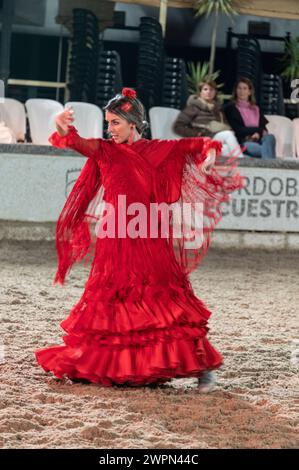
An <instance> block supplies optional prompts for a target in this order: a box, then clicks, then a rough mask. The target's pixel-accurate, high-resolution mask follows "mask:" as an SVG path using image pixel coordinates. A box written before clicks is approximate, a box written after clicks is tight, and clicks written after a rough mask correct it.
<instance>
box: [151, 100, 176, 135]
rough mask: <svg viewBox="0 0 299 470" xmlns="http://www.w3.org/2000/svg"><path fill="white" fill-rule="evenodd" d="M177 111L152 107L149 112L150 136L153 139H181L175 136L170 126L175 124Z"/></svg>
mask: <svg viewBox="0 0 299 470" xmlns="http://www.w3.org/2000/svg"><path fill="white" fill-rule="evenodd" d="M179 113H180V110H179V109H175V108H164V107H162V106H154V107H153V108H151V109H150V110H149V118H150V126H151V134H152V138H153V139H164V140H166V139H181V138H182V137H181V136H180V135H178V134H175V133H174V132H173V130H172V125H173V123H174V122H175V120H176V118H177V116H178V114H179Z"/></svg>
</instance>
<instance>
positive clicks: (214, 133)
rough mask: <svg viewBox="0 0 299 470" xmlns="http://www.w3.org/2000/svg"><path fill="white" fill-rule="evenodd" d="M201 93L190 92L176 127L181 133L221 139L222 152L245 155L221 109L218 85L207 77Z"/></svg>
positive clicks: (200, 86)
mask: <svg viewBox="0 0 299 470" xmlns="http://www.w3.org/2000/svg"><path fill="white" fill-rule="evenodd" d="M198 90H199V95H190V96H189V98H188V100H187V105H186V107H185V109H183V110H182V111H181V112H180V113H179V115H178V117H177V119H176V121H175V122H174V124H173V126H172V129H173V131H174V132H175V133H176V134H178V135H181V136H182V137H199V136H200V137H211V138H213V139H215V140H220V142H221V143H222V155H223V156H238V157H243V156H244V155H243V154H242V150H241V148H240V145H239V143H238V141H237V139H236V136H235V134H234V132H233V131H232V129H231V127H230V126H229V124H228V123H227V122H226V119H225V116H224V114H223V113H222V112H221V104H220V102H219V100H218V98H217V92H218V90H217V85H216V83H215V82H214V81H213V80H209V79H208V80H206V81H204V82H202V83H200V84H199V86H198Z"/></svg>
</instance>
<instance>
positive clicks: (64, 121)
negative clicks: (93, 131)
mask: <svg viewBox="0 0 299 470" xmlns="http://www.w3.org/2000/svg"><path fill="white" fill-rule="evenodd" d="M74 119H75V118H74V110H73V108H71V107H69V108H66V109H65V110H64V111H63V112H62V113H59V114H57V116H56V118H55V123H56V127H57V132H58V133H59V134H61V135H66V134H67V133H68V130H69V125H70V124H72V122H73V121H74Z"/></svg>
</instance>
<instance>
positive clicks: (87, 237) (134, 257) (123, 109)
mask: <svg viewBox="0 0 299 470" xmlns="http://www.w3.org/2000/svg"><path fill="white" fill-rule="evenodd" d="M104 109H105V119H106V121H107V123H108V131H109V132H110V135H111V138H109V139H100V138H90V139H85V138H82V137H80V136H79V135H78V132H77V130H76V128H75V127H74V126H73V125H72V122H73V121H74V114H73V110H72V109H66V110H65V111H63V112H62V113H61V114H59V115H58V116H57V117H56V128H57V131H56V132H54V133H53V134H52V135H51V136H50V138H49V141H50V142H51V143H52V145H54V146H55V147H59V148H71V149H74V150H76V151H78V152H79V153H81V154H82V155H84V156H86V157H87V160H86V162H85V165H84V167H83V168H82V170H81V172H80V175H79V177H78V178H77V180H76V183H75V184H74V186H73V189H72V191H71V193H70V194H69V196H68V198H67V200H66V202H65V204H64V207H63V209H62V211H61V214H60V216H59V218H58V221H57V224H56V250H57V257H58V266H57V271H56V274H55V278H54V281H53V283H54V284H55V283H60V284H64V282H65V277H66V275H67V274H68V272H69V271H70V269H71V267H72V265H73V264H74V263H75V262H79V261H84V262H85V265H86V263H87V261H88V260H92V263H91V269H90V273H89V277H88V280H87V282H86V283H85V289H84V292H83V294H82V297H81V298H80V300H79V301H78V302H77V304H76V305H75V306H74V307H73V308H72V309H71V311H70V313H69V315H68V317H67V318H66V319H65V320H63V321H62V322H61V323H60V325H61V327H62V329H63V330H64V331H65V332H66V334H65V335H64V336H63V341H64V344H62V345H56V346H51V347H47V348H44V349H39V350H37V351H35V356H36V359H37V361H38V363H39V364H40V366H41V367H42V368H43V369H44V370H45V371H46V372H50V371H51V372H52V373H53V374H54V375H55V376H56V377H58V378H59V379H63V378H64V377H67V378H69V379H71V380H72V381H75V382H76V381H79V382H83V383H97V384H100V385H102V386H107V387H109V386H120V385H127V386H143V385H151V386H157V385H158V384H162V383H165V382H167V381H169V380H171V379H172V378H182V377H197V378H198V390H199V391H200V392H208V391H210V390H212V388H213V387H214V384H215V377H214V372H213V371H214V369H216V368H218V367H220V366H221V364H222V363H223V358H222V356H221V355H220V354H219V352H218V351H216V350H215V349H214V347H213V346H212V345H211V344H210V342H209V341H208V339H207V332H208V330H209V328H208V326H207V323H208V319H209V317H210V315H211V312H210V311H209V309H208V308H207V307H206V305H205V304H204V303H203V301H201V300H200V299H199V298H197V297H196V296H195V294H194V292H193V289H192V286H191V284H190V281H189V274H190V272H191V271H192V270H194V269H195V268H196V267H197V266H198V264H199V262H200V260H201V259H202V257H203V256H204V254H205V253H206V252H207V250H208V247H209V244H210V239H211V233H212V231H213V230H214V228H215V226H216V224H217V223H218V222H219V220H220V219H221V208H220V206H221V204H222V203H223V202H226V201H228V200H229V199H230V194H231V193H232V192H233V191H235V190H236V189H239V188H241V187H243V186H244V179H243V177H242V176H241V175H240V173H239V172H238V171H236V167H237V163H236V157H231V158H230V159H226V160H225V163H223V164H222V163H221V162H218V158H217V157H218V156H219V155H220V151H221V143H220V142H218V141H212V140H211V139H210V138H204V137H195V138H183V139H180V140H158V139H153V140H148V139H145V138H143V137H142V133H143V132H144V129H145V128H146V125H147V123H146V121H145V110H144V107H143V105H142V103H141V102H140V101H139V100H138V98H137V96H136V92H135V91H134V90H132V89H130V88H123V90H122V92H121V94H118V95H116V96H115V97H114V98H112V99H111V100H110V101H109V102H108V104H107V105H106V107H105V108H104ZM217 163H220V164H219V165H217ZM103 191H104V197H103V201H102V204H104V205H105V206H104V207H105V210H104V211H102V212H101V213H100V214H99V213H98V209H97V208H98V206H99V204H98V203H99V195H103ZM101 197H102V196H101ZM124 204H125V207H124ZM186 204H187V205H188V207H192V209H194V208H195V209H196V210H197V213H196V211H195V212H194V213H193V214H192V217H191V219H190V218H188V217H186V216H185V215H183V216H182V217H180V218H178V217H175V216H174V215H173V214H174V213H173V212H172V213H171V211H169V210H168V211H167V210H165V207H166V208H169V207H174V206H175V207H176V209H177V208H178V207H179V208H180V210H181V214H182V213H184V211H183V210H182V209H184V207H185V205H186ZM152 206H154V207H155V208H157V206H159V209H158V210H156V211H153V210H152ZM160 206H161V207H162V206H163V208H164V210H160ZM136 207H138V208H140V207H142V211H141V210H139V209H138V210H137V215H136ZM127 208H128V209H127ZM167 212H168V217H166V216H165V213H167ZM153 213H155V215H156V216H157V217H156V220H157V223H156V228H157V227H158V233H157V231H156V232H155V234H154V236H153V233H152V228H153V227H152V225H153V224H152V218H151V216H152V214H153ZM177 213H178V212H177ZM169 214H170V215H169ZM187 219H188V220H187ZM178 220H179V222H178ZM165 221H166V222H167V223H166V222H165ZM198 221H200V223H198ZM108 227H109V230H108ZM178 227H179V230H178ZM108 232H109V233H108ZM107 234H108V235H107ZM192 235H193V238H192Z"/></svg>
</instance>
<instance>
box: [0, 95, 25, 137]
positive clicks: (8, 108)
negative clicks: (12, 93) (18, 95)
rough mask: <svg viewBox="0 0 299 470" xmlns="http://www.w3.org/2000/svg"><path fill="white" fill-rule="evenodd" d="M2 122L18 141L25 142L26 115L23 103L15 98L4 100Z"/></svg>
mask: <svg viewBox="0 0 299 470" xmlns="http://www.w3.org/2000/svg"><path fill="white" fill-rule="evenodd" d="M0 120H1V121H4V122H5V124H6V125H7V127H9V128H10V129H11V130H12V131H13V133H14V135H15V137H16V140H25V133H26V113H25V106H24V105H23V103H21V102H20V101H18V100H15V99H13V98H4V102H3V103H0Z"/></svg>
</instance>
